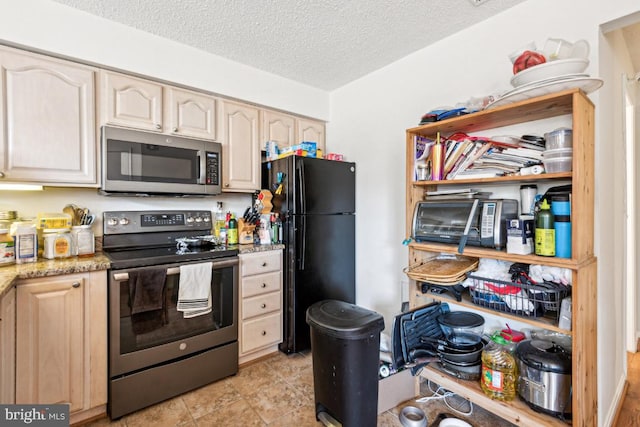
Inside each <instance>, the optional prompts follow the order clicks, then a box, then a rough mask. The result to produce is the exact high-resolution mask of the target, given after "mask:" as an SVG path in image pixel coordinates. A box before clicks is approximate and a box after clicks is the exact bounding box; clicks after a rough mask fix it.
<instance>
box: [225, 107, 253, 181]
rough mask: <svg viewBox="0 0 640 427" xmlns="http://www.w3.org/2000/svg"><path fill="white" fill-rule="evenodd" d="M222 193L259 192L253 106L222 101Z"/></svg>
mask: <svg viewBox="0 0 640 427" xmlns="http://www.w3.org/2000/svg"><path fill="white" fill-rule="evenodd" d="M222 111H223V112H222V120H221V121H220V123H221V127H222V135H223V136H222V138H221V143H222V162H223V166H222V191H239V192H243V191H244V192H253V191H256V190H259V189H260V186H261V182H260V173H261V172H260V171H261V167H262V166H261V162H260V141H259V139H258V137H259V135H258V129H259V124H260V121H259V120H260V112H259V110H258V109H257V108H256V107H253V106H251V105H247V104H241V103H237V102H232V101H223V102H222Z"/></svg>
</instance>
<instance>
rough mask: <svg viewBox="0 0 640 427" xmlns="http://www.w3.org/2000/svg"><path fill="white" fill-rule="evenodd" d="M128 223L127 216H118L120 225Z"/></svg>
mask: <svg viewBox="0 0 640 427" xmlns="http://www.w3.org/2000/svg"><path fill="white" fill-rule="evenodd" d="M128 224H129V219H128V218H120V225H128Z"/></svg>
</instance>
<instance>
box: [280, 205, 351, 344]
mask: <svg viewBox="0 0 640 427" xmlns="http://www.w3.org/2000/svg"><path fill="white" fill-rule="evenodd" d="M286 231H287V236H286V237H287V239H288V243H287V251H286V253H287V256H286V262H285V264H286V275H285V316H284V317H285V319H284V322H285V330H284V342H283V344H282V345H281V347H280V348H281V350H282V351H284V352H286V353H292V352H299V351H303V350H307V349H309V348H310V336H309V326H308V325H307V323H306V311H307V308H309V306H311V305H312V304H313V303H315V302H318V301H322V300H325V299H337V300H341V301H345V302H349V303H352V304H355V300H356V295H355V216H354V215H296V216H292V217H290V219H289V221H288V227H286Z"/></svg>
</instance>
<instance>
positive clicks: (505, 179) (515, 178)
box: [413, 172, 572, 187]
mask: <svg viewBox="0 0 640 427" xmlns="http://www.w3.org/2000/svg"><path fill="white" fill-rule="evenodd" d="M571 176H572V175H571V172H556V173H543V174H540V175H509V176H496V177H494V178H474V179H444V180H441V181H414V182H413V185H415V186H416V187H430V186H434V185H459V184H466V185H469V184H471V185H478V184H491V183H495V184H502V183H505V184H506V183H514V182H525V181H535V182H541V181H555V180H560V179H567V180H568V179H571Z"/></svg>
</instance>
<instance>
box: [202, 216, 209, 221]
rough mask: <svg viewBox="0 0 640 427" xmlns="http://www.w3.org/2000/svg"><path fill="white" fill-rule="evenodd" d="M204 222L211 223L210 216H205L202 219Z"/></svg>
mask: <svg viewBox="0 0 640 427" xmlns="http://www.w3.org/2000/svg"><path fill="white" fill-rule="evenodd" d="M202 220H203V221H204V222H209V221H211V218H209V217H208V216H205V217H204V218H202Z"/></svg>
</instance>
